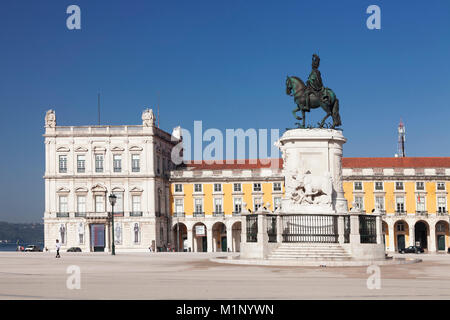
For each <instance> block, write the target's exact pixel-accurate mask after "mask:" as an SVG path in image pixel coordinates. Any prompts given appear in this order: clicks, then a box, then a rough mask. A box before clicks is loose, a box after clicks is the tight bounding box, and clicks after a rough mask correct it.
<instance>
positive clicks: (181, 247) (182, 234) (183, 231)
mask: <svg viewBox="0 0 450 320" xmlns="http://www.w3.org/2000/svg"><path fill="white" fill-rule="evenodd" d="M172 232H173V238H172V239H174V244H173V249H175V251H177V252H183V251H185V247H186V246H185V244H186V241H187V227H186V225H185V224H184V223H181V222H179V223H176V224H175V225H174V226H173V229H172Z"/></svg>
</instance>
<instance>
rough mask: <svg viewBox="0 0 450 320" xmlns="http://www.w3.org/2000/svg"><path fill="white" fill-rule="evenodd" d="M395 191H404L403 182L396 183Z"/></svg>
mask: <svg viewBox="0 0 450 320" xmlns="http://www.w3.org/2000/svg"><path fill="white" fill-rule="evenodd" d="M395 190H403V182H402V181H397V182H395Z"/></svg>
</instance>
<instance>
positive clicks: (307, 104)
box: [286, 54, 342, 129]
mask: <svg viewBox="0 0 450 320" xmlns="http://www.w3.org/2000/svg"><path fill="white" fill-rule="evenodd" d="M319 64H320V58H319V56H318V55H316V54H313V57H312V71H311V73H310V74H309V77H308V80H307V81H306V85H305V83H304V82H303V81H302V80H301V79H300V78H298V77H295V76H292V77H290V76H288V77H287V79H286V94H288V95H290V96H293V97H294V102H295V104H297V108H295V109H294V110H292V114H293V115H294V117H295V118H296V119H297V120H302V124H300V123H299V122H297V123H296V124H297V126H298V127H299V128H305V113H306V112H310V110H311V109H316V108H319V107H321V108H322V109H323V110H324V111H325V112H326V115H325V117H324V118H323V119H322V121H321V122H320V123H319V128H323V127H324V125H325V120H326V119H327V118H328V117H329V116H331V117H332V119H333V123H332V124H331V126H330V127H331V128H332V129H334V128H336V127H339V126H340V125H341V124H342V123H341V117H340V115H339V100H338V99H337V98H336V95H335V94H334V92H333V90H331V89H330V88H326V87H324V86H323V83H322V76H321V74H320V71H319ZM298 111H301V112H302V117H299V116H297V114H296V112H298Z"/></svg>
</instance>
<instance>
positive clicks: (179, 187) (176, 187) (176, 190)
mask: <svg viewBox="0 0 450 320" xmlns="http://www.w3.org/2000/svg"><path fill="white" fill-rule="evenodd" d="M175 192H183V185H182V184H181V183H177V184H175Z"/></svg>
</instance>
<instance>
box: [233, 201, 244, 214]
mask: <svg viewBox="0 0 450 320" xmlns="http://www.w3.org/2000/svg"><path fill="white" fill-rule="evenodd" d="M233 202H234V212H235V213H241V212H242V198H234V199H233Z"/></svg>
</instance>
